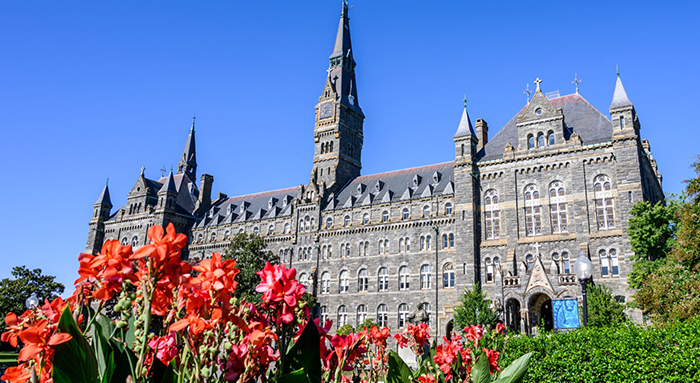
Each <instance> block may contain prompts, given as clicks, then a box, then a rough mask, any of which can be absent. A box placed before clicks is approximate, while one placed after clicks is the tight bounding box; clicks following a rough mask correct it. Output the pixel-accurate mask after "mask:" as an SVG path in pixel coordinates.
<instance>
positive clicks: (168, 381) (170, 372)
mask: <svg viewBox="0 0 700 383" xmlns="http://www.w3.org/2000/svg"><path fill="white" fill-rule="evenodd" d="M175 370H176V368H175V359H173V360H171V361H170V364H168V368H166V369H165V373H164V374H163V378H162V379H161V380H160V383H175V381H176V379H175V378H176V373H175Z"/></svg>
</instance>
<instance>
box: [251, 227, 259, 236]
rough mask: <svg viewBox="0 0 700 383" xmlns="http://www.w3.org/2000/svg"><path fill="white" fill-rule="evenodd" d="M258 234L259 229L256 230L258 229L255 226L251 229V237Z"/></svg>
mask: <svg viewBox="0 0 700 383" xmlns="http://www.w3.org/2000/svg"><path fill="white" fill-rule="evenodd" d="M258 233H260V229H258V227H257V226H256V227H254V228H253V235H254V236H256V237H257V236H258Z"/></svg>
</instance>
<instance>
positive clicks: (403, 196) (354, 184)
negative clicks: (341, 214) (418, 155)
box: [325, 162, 454, 210]
mask: <svg viewBox="0 0 700 383" xmlns="http://www.w3.org/2000/svg"><path fill="white" fill-rule="evenodd" d="M436 178H437V182H436ZM452 193H454V162H445V163H441V164H435V165H428V166H421V167H417V168H410V169H403V170H396V171H392V172H386V173H378V174H371V175H367V176H361V177H357V178H355V179H354V180H352V181H350V182H349V183H348V184H347V185H346V186H345V187H344V188H343V189H342V190H341V191H340V192H339V193H338V194H337V195H336V196H334V199H333V201H329V202H330V203H329V204H328V205H327V206H326V209H325V210H333V209H344V208H348V207H355V206H363V205H370V204H380V203H387V202H395V201H401V200H407V199H412V198H425V197H431V196H434V195H437V194H452Z"/></svg>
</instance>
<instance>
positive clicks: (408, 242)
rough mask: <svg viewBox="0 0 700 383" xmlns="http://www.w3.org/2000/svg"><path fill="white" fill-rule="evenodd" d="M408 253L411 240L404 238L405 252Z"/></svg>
mask: <svg viewBox="0 0 700 383" xmlns="http://www.w3.org/2000/svg"><path fill="white" fill-rule="evenodd" d="M409 251H411V239H410V238H406V252H407V253H408V252H409Z"/></svg>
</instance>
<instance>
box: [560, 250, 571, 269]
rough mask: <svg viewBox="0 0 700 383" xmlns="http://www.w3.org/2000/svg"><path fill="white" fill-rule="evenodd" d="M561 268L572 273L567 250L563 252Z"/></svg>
mask: <svg viewBox="0 0 700 383" xmlns="http://www.w3.org/2000/svg"><path fill="white" fill-rule="evenodd" d="M561 269H562V271H563V272H564V274H571V261H570V260H569V253H567V252H566V251H565V252H563V253H561Z"/></svg>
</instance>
